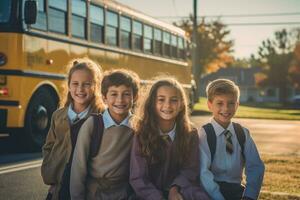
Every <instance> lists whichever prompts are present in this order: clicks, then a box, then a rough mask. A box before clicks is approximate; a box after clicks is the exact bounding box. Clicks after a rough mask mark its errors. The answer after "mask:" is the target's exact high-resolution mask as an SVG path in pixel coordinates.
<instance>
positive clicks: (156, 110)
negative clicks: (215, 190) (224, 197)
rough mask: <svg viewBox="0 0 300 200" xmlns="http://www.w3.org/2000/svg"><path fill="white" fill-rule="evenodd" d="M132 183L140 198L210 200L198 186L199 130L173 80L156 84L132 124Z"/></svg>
mask: <svg viewBox="0 0 300 200" xmlns="http://www.w3.org/2000/svg"><path fill="white" fill-rule="evenodd" d="M133 127H134V130H135V133H136V135H135V137H134V140H133V147H132V152H131V163H130V183H131V185H132V187H133V189H134V191H135V192H136V195H137V197H138V199H146V200H148V199H149V200H152V199H153V200H159V199H169V200H180V199H189V200H193V199H197V200H201V199H208V197H207V195H206V194H205V193H204V192H203V189H202V188H200V187H197V186H196V184H195V182H197V177H198V171H199V150H198V136H197V131H196V130H194V129H192V127H191V123H190V120H189V117H188V107H187V99H186V96H185V92H184V90H183V88H182V86H181V85H180V83H179V82H178V81H177V80H175V79H173V78H163V79H159V80H157V81H156V82H154V83H153V85H152V86H151V88H150V89H149V91H148V94H146V95H145V98H144V101H143V103H142V104H141V105H140V106H139V108H138V111H137V114H136V118H135V119H134V121H133Z"/></svg>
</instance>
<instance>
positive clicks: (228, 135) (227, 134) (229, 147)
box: [224, 130, 233, 154]
mask: <svg viewBox="0 0 300 200" xmlns="http://www.w3.org/2000/svg"><path fill="white" fill-rule="evenodd" d="M224 135H225V138H226V151H227V152H228V153H229V154H232V152H233V144H232V139H231V136H232V133H231V132H230V131H229V130H225V131H224Z"/></svg>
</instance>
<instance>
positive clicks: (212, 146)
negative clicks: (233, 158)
mask: <svg viewBox="0 0 300 200" xmlns="http://www.w3.org/2000/svg"><path fill="white" fill-rule="evenodd" d="M232 124H233V128H234V131H235V134H236V137H237V140H238V142H239V144H240V147H241V150H242V152H241V153H242V156H243V159H244V160H245V155H244V146H245V141H246V135H245V133H244V130H243V128H242V126H241V125H240V124H238V123H234V122H233V123H232ZM203 128H204V130H205V133H206V136H207V143H208V147H209V150H210V155H211V163H212V162H213V160H214V156H215V153H216V143H217V137H216V133H215V130H214V127H213V126H212V124H211V123H207V124H205V125H204V126H203Z"/></svg>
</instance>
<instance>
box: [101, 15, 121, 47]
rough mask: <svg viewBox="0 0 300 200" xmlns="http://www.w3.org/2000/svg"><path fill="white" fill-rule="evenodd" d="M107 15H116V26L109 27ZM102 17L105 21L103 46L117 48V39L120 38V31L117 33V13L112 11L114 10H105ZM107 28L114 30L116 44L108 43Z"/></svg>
mask: <svg viewBox="0 0 300 200" xmlns="http://www.w3.org/2000/svg"><path fill="white" fill-rule="evenodd" d="M108 13H113V14H116V16H117V25H116V26H114V25H111V24H108ZM104 16H105V18H104V20H105V35H104V37H105V40H104V41H105V42H104V43H105V44H106V45H109V46H114V47H118V46H119V43H120V41H119V40H120V39H119V37H120V33H119V32H120V31H119V27H120V25H119V24H120V19H119V14H118V12H117V11H114V10H111V9H105V14H104ZM109 28H114V29H115V33H116V44H112V43H108V35H109V34H108V29H109Z"/></svg>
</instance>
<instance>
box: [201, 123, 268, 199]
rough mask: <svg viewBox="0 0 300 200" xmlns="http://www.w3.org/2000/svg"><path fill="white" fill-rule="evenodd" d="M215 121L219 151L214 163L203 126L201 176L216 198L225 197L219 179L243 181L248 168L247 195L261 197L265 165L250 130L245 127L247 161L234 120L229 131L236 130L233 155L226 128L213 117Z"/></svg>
mask: <svg viewBox="0 0 300 200" xmlns="http://www.w3.org/2000/svg"><path fill="white" fill-rule="evenodd" d="M211 124H212V126H213V128H214V130H215V133H216V152H215V155H214V160H213V162H212V163H211V153H210V149H209V147H208V143H207V136H206V133H205V130H204V128H203V127H201V128H200V129H199V132H198V134H199V139H200V177H201V182H202V184H203V187H204V188H205V190H206V191H207V193H208V194H209V195H210V197H211V198H212V199H213V200H224V197H223V196H222V194H221V192H220V190H219V186H218V184H217V183H216V181H224V182H229V183H239V184H240V183H241V181H242V174H243V169H244V167H245V173H246V183H247V184H246V188H245V192H244V195H245V196H248V197H250V198H253V199H257V197H258V194H259V191H260V188H261V185H262V180H263V175H264V164H263V162H262V161H261V159H260V157H259V153H258V151H257V148H256V146H255V143H254V141H253V140H252V138H251V136H250V134H249V131H248V130H247V129H245V128H243V130H244V133H245V145H244V155H245V158H246V162H245V163H244V162H243V158H242V155H241V147H240V144H239V142H238V139H237V136H236V133H235V130H234V127H233V124H232V123H230V124H229V126H228V127H227V130H229V131H230V132H231V133H232V136H231V139H232V144H233V153H232V154H228V153H227V152H226V138H225V135H224V130H225V129H224V128H223V127H222V126H221V125H220V124H218V123H217V122H216V121H215V120H214V119H211Z"/></svg>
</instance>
